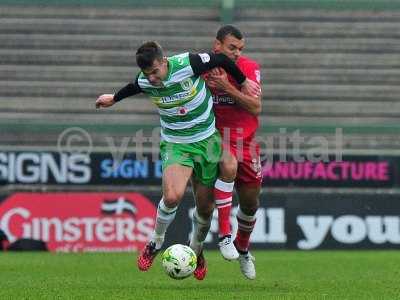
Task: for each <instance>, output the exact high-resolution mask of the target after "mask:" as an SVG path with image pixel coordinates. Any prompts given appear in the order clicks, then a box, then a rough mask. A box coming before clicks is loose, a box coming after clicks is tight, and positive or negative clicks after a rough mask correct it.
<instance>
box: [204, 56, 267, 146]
mask: <svg viewBox="0 0 400 300" xmlns="http://www.w3.org/2000/svg"><path fill="white" fill-rule="evenodd" d="M236 65H237V66H238V67H239V69H240V70H241V71H242V72H243V74H244V75H245V76H246V77H247V78H249V79H251V80H253V81H256V82H258V83H259V84H261V82H260V67H259V65H258V64H257V63H256V62H255V61H253V60H251V59H250V58H248V57H246V56H240V57H239V59H238V60H237V61H236ZM228 78H229V81H230V82H231V83H232V84H233V85H234V86H235V87H236V88H237V89H238V90H240V86H239V85H238V84H237V82H236V81H235V80H234V79H233V78H232V77H231V76H230V75H229V74H228ZM211 92H212V95H213V99H214V112H215V116H216V126H217V128H218V130H219V132H220V133H221V135H224V133H225V132H226V130H227V129H228V130H229V131H230V138H231V139H230V142H231V143H232V142H235V141H237V140H238V139H243V140H244V141H248V142H249V141H251V140H252V139H253V138H254V136H255V134H256V131H257V128H258V117H257V116H254V115H253V114H251V113H250V112H249V111H247V110H246V109H244V108H242V107H241V106H240V105H238V104H236V101H235V99H233V98H232V97H231V96H229V95H228V94H226V93H225V92H223V91H221V90H215V91H214V90H211ZM224 128H225V131H224ZM225 138H226V137H225Z"/></svg>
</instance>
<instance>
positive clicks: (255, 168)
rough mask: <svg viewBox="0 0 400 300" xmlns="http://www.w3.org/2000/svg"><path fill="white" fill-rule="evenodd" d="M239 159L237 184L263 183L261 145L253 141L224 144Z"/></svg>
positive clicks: (254, 185) (253, 185) (256, 185)
mask: <svg viewBox="0 0 400 300" xmlns="http://www.w3.org/2000/svg"><path fill="white" fill-rule="evenodd" d="M228 147H229V150H230V152H231V153H232V155H233V156H234V157H236V159H237V161H238V170H237V174H236V179H235V185H236V186H240V185H246V186H252V187H259V186H261V183H262V174H261V160H260V146H259V145H258V144H257V143H255V142H253V143H250V142H244V143H243V146H241V145H238V144H236V143H230V144H229V146H227V145H224V146H223V148H224V149H226V148H228Z"/></svg>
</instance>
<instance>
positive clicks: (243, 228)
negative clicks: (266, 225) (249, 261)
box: [235, 209, 256, 252]
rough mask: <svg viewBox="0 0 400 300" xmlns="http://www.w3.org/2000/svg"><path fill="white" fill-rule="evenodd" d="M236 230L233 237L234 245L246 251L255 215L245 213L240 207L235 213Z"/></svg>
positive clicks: (254, 222)
mask: <svg viewBox="0 0 400 300" xmlns="http://www.w3.org/2000/svg"><path fill="white" fill-rule="evenodd" d="M236 218H237V221H238V230H237V233H236V238H235V245H236V247H237V248H238V250H240V251H243V252H247V251H248V250H249V244H250V235H251V233H252V232H253V229H254V225H255V224H256V216H255V215H254V216H248V215H245V214H244V213H243V212H242V211H241V210H240V209H239V210H238V213H237V216H236Z"/></svg>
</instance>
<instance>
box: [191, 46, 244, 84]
mask: <svg viewBox="0 0 400 300" xmlns="http://www.w3.org/2000/svg"><path fill="white" fill-rule="evenodd" d="M189 61H190V65H191V66H192V69H193V72H194V74H195V75H201V74H203V73H204V72H207V71H209V70H211V69H213V68H216V67H221V68H223V69H224V70H225V71H226V72H227V73H229V74H230V75H232V76H233V78H235V80H236V82H237V83H239V84H242V83H243V82H244V81H245V80H246V76H244V74H243V73H242V71H240V69H239V68H238V67H237V66H236V64H235V63H234V62H233V61H232V60H230V59H229V58H228V57H227V56H226V55H224V54H215V53H201V54H191V53H190V54H189Z"/></svg>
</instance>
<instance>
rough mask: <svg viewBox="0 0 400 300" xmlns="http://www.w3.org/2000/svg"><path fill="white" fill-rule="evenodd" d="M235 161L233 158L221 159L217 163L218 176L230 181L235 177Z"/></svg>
mask: <svg viewBox="0 0 400 300" xmlns="http://www.w3.org/2000/svg"><path fill="white" fill-rule="evenodd" d="M237 167H238V165H237V161H236V159H235V158H228V159H223V160H222V161H221V163H220V164H219V168H220V176H219V177H220V178H221V179H222V180H224V181H227V182H232V181H234V180H235V178H236V172H237Z"/></svg>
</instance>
